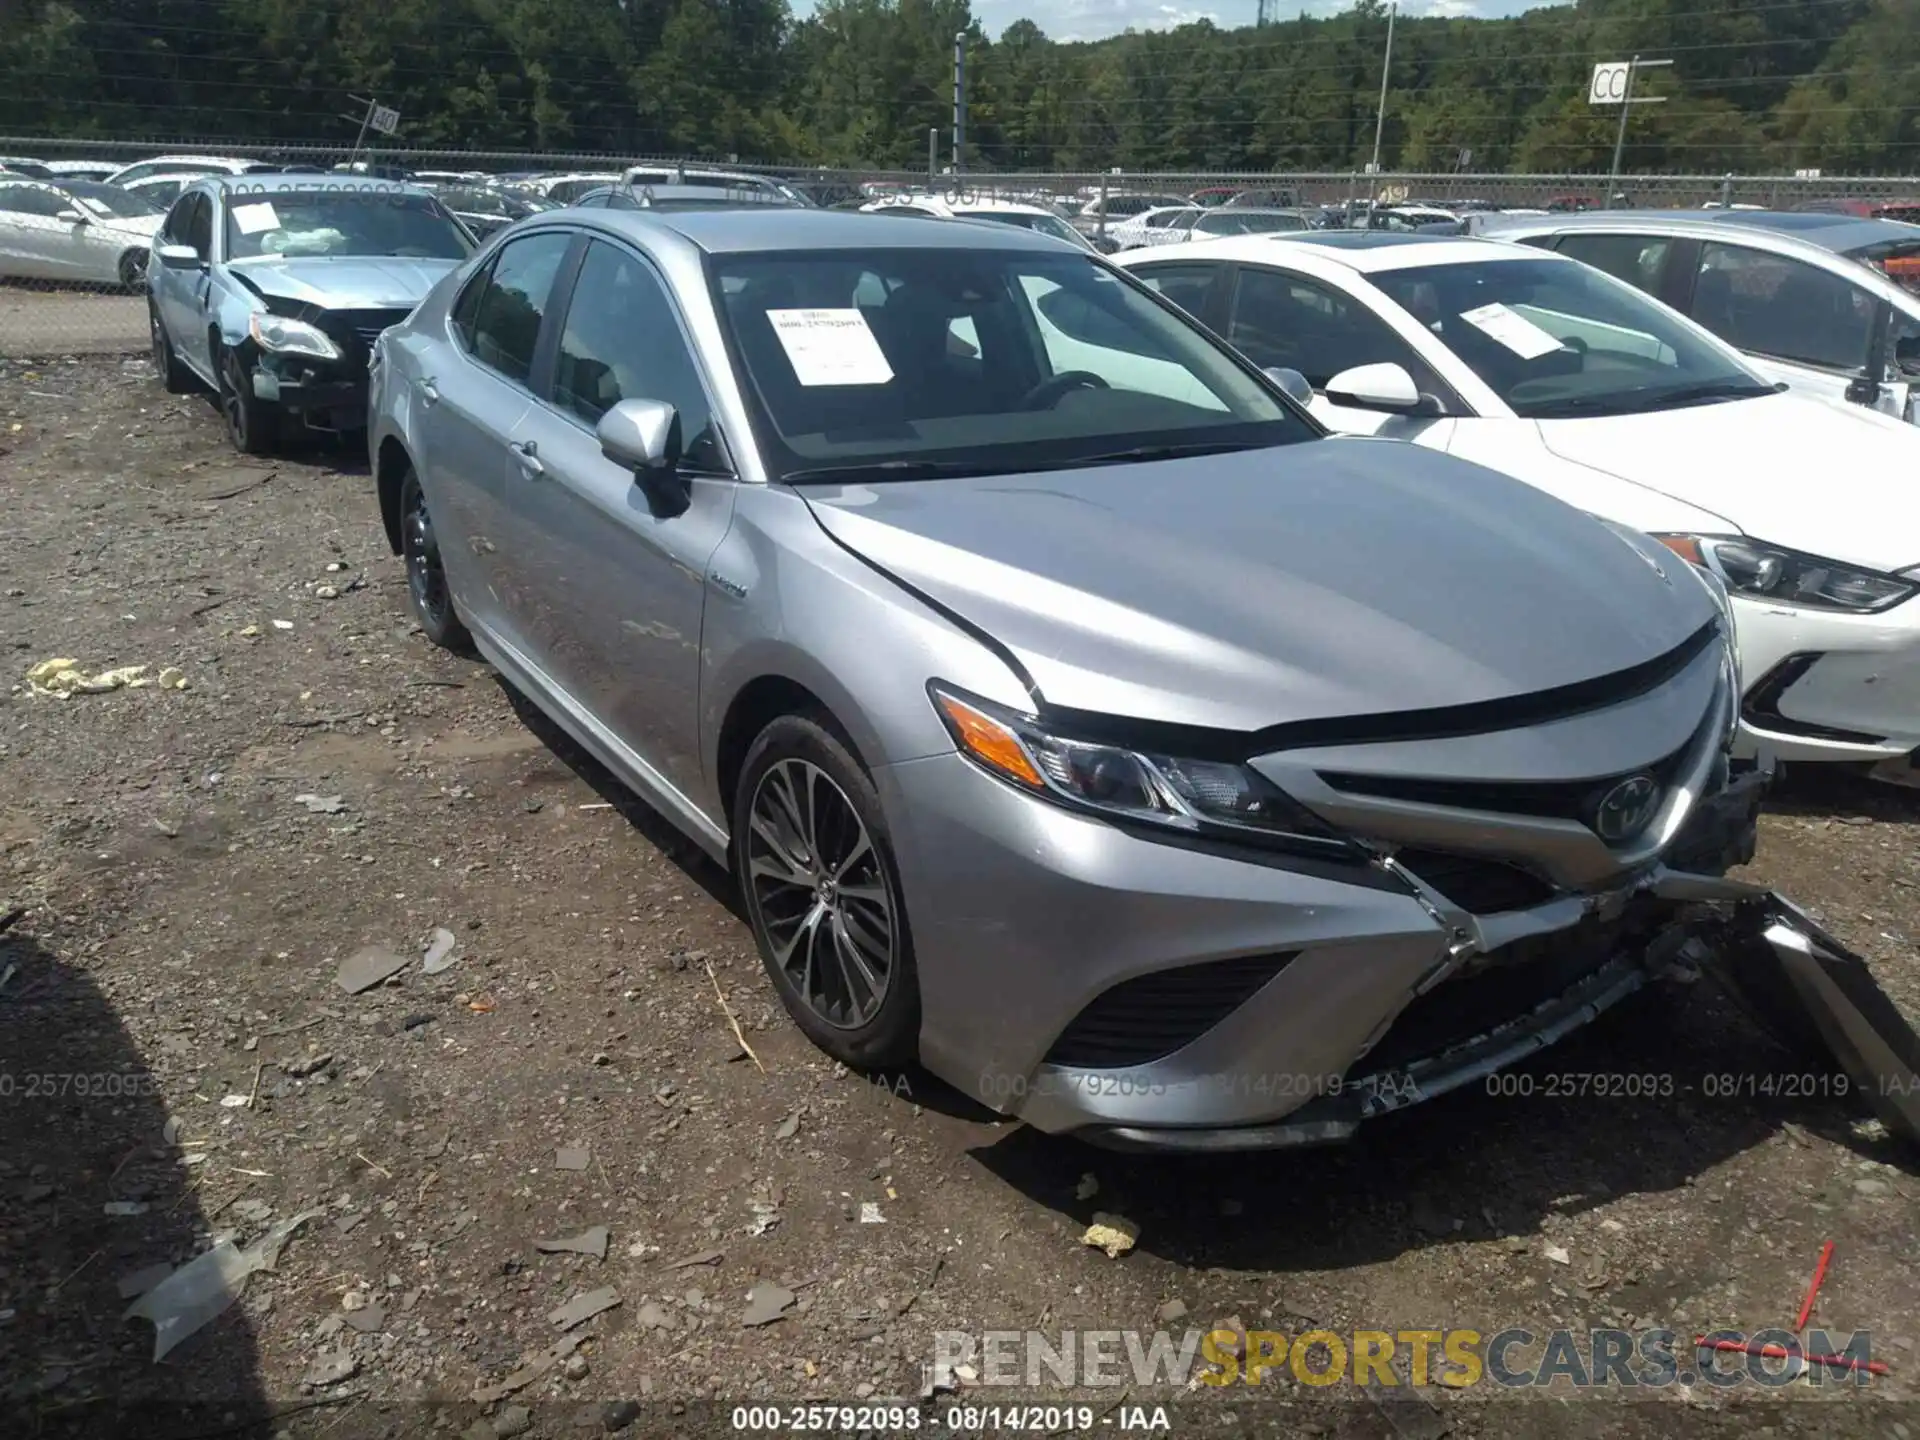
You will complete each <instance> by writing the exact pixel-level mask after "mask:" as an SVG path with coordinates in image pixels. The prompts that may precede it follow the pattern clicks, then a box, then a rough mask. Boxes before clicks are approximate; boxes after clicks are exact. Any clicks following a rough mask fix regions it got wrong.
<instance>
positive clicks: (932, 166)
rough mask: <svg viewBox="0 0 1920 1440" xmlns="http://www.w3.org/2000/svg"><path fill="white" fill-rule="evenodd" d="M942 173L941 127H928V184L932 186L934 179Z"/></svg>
mask: <svg viewBox="0 0 1920 1440" xmlns="http://www.w3.org/2000/svg"><path fill="white" fill-rule="evenodd" d="M939 173H940V127H939V126H938V125H929V126H928V127H927V184H928V186H929V187H931V186H932V184H933V181H934V177H935V176H936V175H938V174H939Z"/></svg>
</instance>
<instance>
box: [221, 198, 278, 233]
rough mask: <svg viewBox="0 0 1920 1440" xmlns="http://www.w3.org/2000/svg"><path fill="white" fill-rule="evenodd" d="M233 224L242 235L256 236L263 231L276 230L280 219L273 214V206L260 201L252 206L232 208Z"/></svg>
mask: <svg viewBox="0 0 1920 1440" xmlns="http://www.w3.org/2000/svg"><path fill="white" fill-rule="evenodd" d="M233 223H234V224H235V225H238V226H239V227H240V233H241V234H242V235H258V234H259V233H260V232H261V231H263V230H278V229H279V228H280V217H279V216H278V215H276V214H274V213H273V206H272V204H270V203H269V202H268V201H265V200H261V201H259V202H257V203H255V204H252V205H236V206H234V207H233Z"/></svg>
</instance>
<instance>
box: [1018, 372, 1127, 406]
mask: <svg viewBox="0 0 1920 1440" xmlns="http://www.w3.org/2000/svg"><path fill="white" fill-rule="evenodd" d="M1112 388H1113V387H1112V386H1111V385H1109V384H1107V382H1106V381H1105V380H1103V379H1102V378H1101V377H1100V376H1098V375H1096V374H1094V373H1093V371H1091V370H1062V371H1061V372H1060V373H1059V374H1058V375H1055V376H1054V377H1053V378H1052V379H1050V380H1042V381H1041V382H1040V383H1039V384H1038V385H1036V386H1034V387H1033V388H1032V389H1031V390H1029V391H1028V392H1027V393H1026V394H1025V395H1023V396H1021V397H1020V408H1021V409H1022V410H1040V409H1047V410H1051V409H1052V408H1053V407H1054V406H1055V405H1057V404H1059V403H1060V397H1061V396H1063V395H1065V394H1066V393H1067V392H1068V391H1069V390H1111V389H1112Z"/></svg>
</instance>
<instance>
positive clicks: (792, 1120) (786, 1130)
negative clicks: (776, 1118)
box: [773, 1110, 800, 1140]
mask: <svg viewBox="0 0 1920 1440" xmlns="http://www.w3.org/2000/svg"><path fill="white" fill-rule="evenodd" d="M799 1131H800V1112H799V1111H798V1110H789V1111H788V1112H787V1118H786V1119H784V1120H782V1121H781V1122H780V1123H779V1124H778V1125H776V1126H775V1127H774V1130H773V1138H774V1139H776V1140H791V1139H792V1138H793V1137H794V1136H795V1135H796V1134H798V1133H799Z"/></svg>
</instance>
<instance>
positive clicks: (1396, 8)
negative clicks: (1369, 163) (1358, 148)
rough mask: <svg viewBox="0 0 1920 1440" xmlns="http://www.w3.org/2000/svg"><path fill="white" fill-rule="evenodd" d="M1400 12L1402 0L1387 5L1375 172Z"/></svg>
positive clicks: (1375, 123) (1376, 120)
mask: <svg viewBox="0 0 1920 1440" xmlns="http://www.w3.org/2000/svg"><path fill="white" fill-rule="evenodd" d="M1399 13H1400V0H1393V3H1392V4H1391V5H1389V6H1388V7H1387V55H1386V58H1385V59H1384V60H1382V61H1381V62H1380V111H1379V113H1378V114H1377V115H1375V116H1374V119H1373V173H1374V174H1375V175H1378V174H1379V173H1380V135H1381V132H1382V131H1384V130H1385V129H1386V128H1387V78H1388V77H1389V76H1390V75H1391V74H1392V73H1393V22H1394V19H1395V17H1396V16H1398V15H1399Z"/></svg>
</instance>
